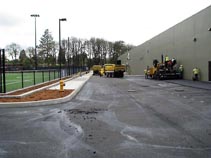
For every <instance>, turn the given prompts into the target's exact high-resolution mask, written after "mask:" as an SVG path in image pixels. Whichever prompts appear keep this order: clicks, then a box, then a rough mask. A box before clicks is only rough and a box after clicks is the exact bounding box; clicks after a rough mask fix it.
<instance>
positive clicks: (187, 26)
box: [119, 6, 211, 81]
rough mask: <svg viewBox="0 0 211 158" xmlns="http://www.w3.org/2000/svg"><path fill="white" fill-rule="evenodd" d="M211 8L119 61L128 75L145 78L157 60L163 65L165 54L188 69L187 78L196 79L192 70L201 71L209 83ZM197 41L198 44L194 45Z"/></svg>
mask: <svg viewBox="0 0 211 158" xmlns="http://www.w3.org/2000/svg"><path fill="white" fill-rule="evenodd" d="M209 28H211V6H209V7H207V8H206V9H204V10H202V11H200V12H199V13H197V14H195V15H193V16H191V17H190V18H188V19H186V20H184V21H182V22H181V23H178V24H177V25H175V26H173V27H171V28H169V29H168V30H166V31H164V32H163V33H161V34H159V35H157V36H155V37H153V38H152V39H150V40H148V41H146V42H145V43H143V44H141V45H139V46H137V47H135V48H134V49H132V50H131V51H129V52H128V53H129V60H128V59H127V57H128V54H127V53H126V54H123V55H122V56H120V57H119V59H121V60H122V63H124V64H128V73H129V74H134V75H142V74H143V73H144V71H143V70H144V69H145V68H146V67H147V66H152V61H153V59H158V60H159V61H161V54H163V55H164V56H165V55H168V56H169V58H176V59H177V63H178V65H180V64H182V65H183V66H184V78H185V79H191V78H192V69H193V68H194V67H198V68H199V69H200V72H201V74H200V76H201V80H202V81H208V80H209V77H208V62H209V61H211V31H209V30H208V29H209ZM194 38H196V41H194Z"/></svg>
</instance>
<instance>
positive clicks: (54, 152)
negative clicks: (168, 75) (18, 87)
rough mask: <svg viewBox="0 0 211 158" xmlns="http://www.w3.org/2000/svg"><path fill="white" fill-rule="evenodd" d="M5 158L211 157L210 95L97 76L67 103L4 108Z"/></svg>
mask: <svg viewBox="0 0 211 158" xmlns="http://www.w3.org/2000/svg"><path fill="white" fill-rule="evenodd" d="M208 86H209V84H208ZM206 87H207V86H206ZM0 157H3V158H7V157H8V158H23V157H31V158H33V157H34V158H35V157H36V158H37V157H39V158H42V157H43V158H48V157H49V158H58V157H62V158H75V157H77V158H89V157H90V158H92V157H99V158H101V157H102V158H108V157H110V158H130V157H132V158H142V157H143V158H151V157H153V158H156V157H160V158H176V157H181V158H198V157H200V158H209V157H211V91H210V90H209V89H203V88H195V87H194V86H184V85H183V84H177V83H173V82H167V81H155V80H146V79H144V78H143V77H141V76H137V77H135V76H133V77H132V76H126V77H125V78H123V79H118V78H105V77H99V76H93V77H91V78H90V79H89V81H88V82H87V83H86V85H85V86H84V87H83V89H82V90H81V91H80V92H79V94H78V95H77V96H76V97H75V98H73V99H72V100H71V101H68V102H66V103H61V104H58V105H53V106H44V107H29V108H1V110H0Z"/></svg>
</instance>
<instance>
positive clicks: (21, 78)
mask: <svg viewBox="0 0 211 158" xmlns="http://www.w3.org/2000/svg"><path fill="white" fill-rule="evenodd" d="M21 79H22V88H24V84H23V71H21Z"/></svg>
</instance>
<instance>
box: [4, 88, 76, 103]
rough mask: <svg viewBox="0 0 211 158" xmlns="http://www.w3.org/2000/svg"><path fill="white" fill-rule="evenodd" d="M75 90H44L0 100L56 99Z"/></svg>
mask: <svg viewBox="0 0 211 158" xmlns="http://www.w3.org/2000/svg"><path fill="white" fill-rule="evenodd" d="M73 91H74V90H73V89H68V90H67V89H66V90H64V91H63V92H60V91H59V90H42V91H39V92H35V93H33V94H31V95H28V96H25V97H22V98H0V102H27V101H39V100H48V99H56V98H62V97H65V96H67V95H69V94H70V93H72V92H73Z"/></svg>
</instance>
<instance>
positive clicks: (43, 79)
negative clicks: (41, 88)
mask: <svg viewBox="0 0 211 158" xmlns="http://www.w3.org/2000/svg"><path fill="white" fill-rule="evenodd" d="M42 82H45V78H44V71H42Z"/></svg>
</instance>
